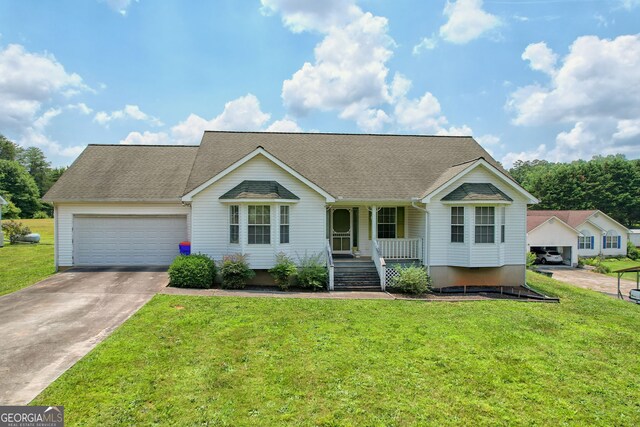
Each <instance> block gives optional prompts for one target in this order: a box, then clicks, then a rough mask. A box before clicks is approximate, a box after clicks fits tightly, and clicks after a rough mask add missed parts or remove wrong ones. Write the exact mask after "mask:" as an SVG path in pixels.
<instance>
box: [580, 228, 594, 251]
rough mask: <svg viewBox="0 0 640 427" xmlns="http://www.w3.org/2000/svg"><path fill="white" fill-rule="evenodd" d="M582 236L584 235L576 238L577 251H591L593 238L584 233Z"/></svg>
mask: <svg viewBox="0 0 640 427" xmlns="http://www.w3.org/2000/svg"><path fill="white" fill-rule="evenodd" d="M582 234H585V235H584V236H580V237H578V249H593V246H592V244H591V240H592V239H593V237H592V236H589V235H587V234H586V233H585V232H584V231H583V232H582Z"/></svg>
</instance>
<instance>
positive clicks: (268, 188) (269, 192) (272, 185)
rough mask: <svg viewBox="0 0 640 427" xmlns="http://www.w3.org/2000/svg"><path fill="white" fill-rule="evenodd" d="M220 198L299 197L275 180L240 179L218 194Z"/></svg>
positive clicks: (296, 198) (289, 198) (294, 198)
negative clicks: (236, 183)
mask: <svg viewBox="0 0 640 427" xmlns="http://www.w3.org/2000/svg"><path fill="white" fill-rule="evenodd" d="M220 198H221V199H288V200H300V197H298V196H296V195H295V194H293V193H292V192H291V191H289V190H287V189H286V188H285V187H283V186H282V185H280V183H278V182H277V181H242V182H241V183H240V184H238V185H236V186H235V187H233V188H232V189H231V190H229V191H227V192H226V193H224V194H223V195H222V196H220Z"/></svg>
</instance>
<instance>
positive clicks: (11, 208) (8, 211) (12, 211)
mask: <svg viewBox="0 0 640 427" xmlns="http://www.w3.org/2000/svg"><path fill="white" fill-rule="evenodd" d="M5 199H6V200H7V204H6V205H2V206H0V208H2V217H3V218H4V219H18V218H20V212H22V210H20V208H19V207H17V206H16V205H14V204H13V202H12V201H11V200H9V199H8V196H5Z"/></svg>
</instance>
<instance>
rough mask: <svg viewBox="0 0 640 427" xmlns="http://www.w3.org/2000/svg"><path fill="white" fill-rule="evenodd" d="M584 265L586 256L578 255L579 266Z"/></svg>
mask: <svg viewBox="0 0 640 427" xmlns="http://www.w3.org/2000/svg"><path fill="white" fill-rule="evenodd" d="M582 267H584V258H582V257H578V268H582Z"/></svg>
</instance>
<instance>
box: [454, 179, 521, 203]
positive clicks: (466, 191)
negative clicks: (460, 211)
mask: <svg viewBox="0 0 640 427" xmlns="http://www.w3.org/2000/svg"><path fill="white" fill-rule="evenodd" d="M442 200H443V201H447V202H472V201H496V202H512V201H513V199H512V198H511V197H509V196H507V195H506V194H505V193H503V192H502V191H500V190H499V189H498V188H497V187H496V186H495V185H493V184H491V183H464V184H462V185H461V186H459V187H458V188H456V189H455V190H453V191H452V192H451V193H449V194H447V195H446V196H444V197H443V198H442Z"/></svg>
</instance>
